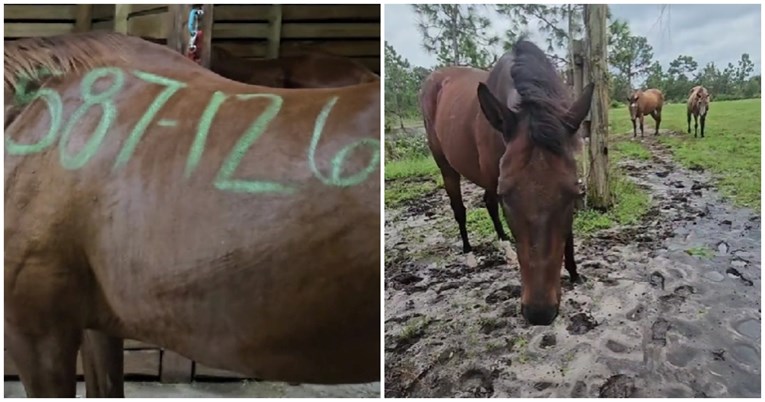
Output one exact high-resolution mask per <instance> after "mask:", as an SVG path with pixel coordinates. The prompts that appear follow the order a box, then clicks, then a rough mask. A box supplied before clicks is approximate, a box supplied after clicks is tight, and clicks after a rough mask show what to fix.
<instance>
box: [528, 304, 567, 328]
mask: <svg viewBox="0 0 765 402" xmlns="http://www.w3.org/2000/svg"><path fill="white" fill-rule="evenodd" d="M521 314H523V317H524V318H525V319H526V321H528V322H529V324H531V325H550V324H552V322H553V321H555V317H557V316H558V306H555V305H552V306H542V305H528V306H525V305H521Z"/></svg>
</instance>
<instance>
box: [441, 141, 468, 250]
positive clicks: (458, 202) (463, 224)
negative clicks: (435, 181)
mask: <svg viewBox="0 0 765 402" xmlns="http://www.w3.org/2000/svg"><path fill="white" fill-rule="evenodd" d="M433 158H434V159H435V160H436V164H437V165H438V168H439V169H440V170H441V176H443V178H444V188H446V194H447V195H449V202H450V203H451V206H452V211H453V212H454V219H455V220H457V224H458V225H459V227H460V237H462V252H463V253H469V252H470V251H472V250H473V248H472V247H470V242H469V241H468V235H467V214H466V211H465V204H463V203H462V189H461V188H460V174H459V173H457V171H456V170H454V168H453V167H452V165H450V164H449V162H448V161H447V160H446V157H444V156H443V155H441V154H439V153H435V152H434V153H433Z"/></svg>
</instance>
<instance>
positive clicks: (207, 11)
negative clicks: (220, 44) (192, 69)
mask: <svg viewBox="0 0 765 402" xmlns="http://www.w3.org/2000/svg"><path fill="white" fill-rule="evenodd" d="M214 8H215V6H214V5H212V4H205V5H203V6H202V11H204V15H202V19H201V20H200V21H199V27H200V28H199V29H201V30H202V32H203V34H202V41H201V42H200V43H199V44H198V45H199V46H202V48H201V51H200V53H199V55H200V60H199V64H201V65H202V66H204V67H206V68H210V56H211V55H212V38H213V24H214V21H215V15H214Z"/></svg>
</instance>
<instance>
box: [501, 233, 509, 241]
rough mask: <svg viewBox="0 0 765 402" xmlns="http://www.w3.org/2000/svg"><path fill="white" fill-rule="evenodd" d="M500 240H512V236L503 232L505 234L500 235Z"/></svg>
mask: <svg viewBox="0 0 765 402" xmlns="http://www.w3.org/2000/svg"><path fill="white" fill-rule="evenodd" d="M499 240H503V241H510V236H508V235H506V234H503V235H501V236H499Z"/></svg>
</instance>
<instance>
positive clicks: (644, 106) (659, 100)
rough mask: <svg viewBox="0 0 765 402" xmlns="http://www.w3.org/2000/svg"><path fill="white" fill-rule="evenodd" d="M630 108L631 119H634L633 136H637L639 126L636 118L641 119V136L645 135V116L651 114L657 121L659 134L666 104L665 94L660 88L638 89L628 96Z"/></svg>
mask: <svg viewBox="0 0 765 402" xmlns="http://www.w3.org/2000/svg"><path fill="white" fill-rule="evenodd" d="M627 102H628V104H629V110H630V120H632V138H635V137H637V126H636V123H635V120H637V119H640V136H641V137H642V136H643V116H645V115H647V114H650V115H651V117H653V120H654V121H655V122H656V132H655V133H654V135H659V126H660V125H661V108H662V107H663V106H664V94H662V93H661V91H660V90H658V89H653V88H651V89H646V90H645V91H642V90H637V91H634V92H632V94H631V95H630V96H629V97H628V98H627Z"/></svg>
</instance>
